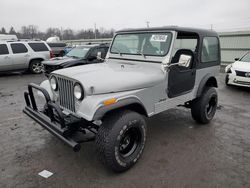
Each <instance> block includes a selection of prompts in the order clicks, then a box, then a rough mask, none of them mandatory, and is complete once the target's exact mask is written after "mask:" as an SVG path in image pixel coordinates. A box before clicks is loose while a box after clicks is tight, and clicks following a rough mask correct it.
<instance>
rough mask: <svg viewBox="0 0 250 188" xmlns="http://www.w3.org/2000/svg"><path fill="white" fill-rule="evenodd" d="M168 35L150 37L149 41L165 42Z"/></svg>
mask: <svg viewBox="0 0 250 188" xmlns="http://www.w3.org/2000/svg"><path fill="white" fill-rule="evenodd" d="M167 38H168V35H152V36H151V39H150V41H154V42H166V41H167Z"/></svg>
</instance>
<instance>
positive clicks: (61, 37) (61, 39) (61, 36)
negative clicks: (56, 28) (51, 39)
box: [60, 27, 63, 40]
mask: <svg viewBox="0 0 250 188" xmlns="http://www.w3.org/2000/svg"><path fill="white" fill-rule="evenodd" d="M60 30H61V40H63V28H62V27H61V28H60Z"/></svg>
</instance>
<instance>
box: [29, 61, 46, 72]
mask: <svg viewBox="0 0 250 188" xmlns="http://www.w3.org/2000/svg"><path fill="white" fill-rule="evenodd" d="M29 70H30V72H31V73H33V74H41V73H42V72H43V64H42V61H41V60H32V61H31V62H30V65H29Z"/></svg>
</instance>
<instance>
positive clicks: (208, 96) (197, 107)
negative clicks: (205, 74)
mask: <svg viewBox="0 0 250 188" xmlns="http://www.w3.org/2000/svg"><path fill="white" fill-rule="evenodd" d="M217 104H218V95H217V92H216V90H215V88H213V87H209V88H206V89H205V90H204V92H203V93H202V95H201V96H200V97H199V98H197V99H195V100H194V101H193V102H192V106H191V114H192V117H193V119H194V120H195V121H196V122H198V123H201V124H207V123H209V122H210V121H211V120H212V119H213V117H214V115H215V112H216V109H217Z"/></svg>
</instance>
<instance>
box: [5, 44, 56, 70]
mask: <svg viewBox="0 0 250 188" xmlns="http://www.w3.org/2000/svg"><path fill="white" fill-rule="evenodd" d="M52 57H53V54H52V51H51V49H50V47H49V46H48V45H47V44H46V42H44V41H28V40H27V41H0V72H6V71H19V70H29V71H30V72H32V73H34V74H39V73H41V72H42V70H43V67H42V64H41V62H42V61H44V60H48V59H50V58H52Z"/></svg>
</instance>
